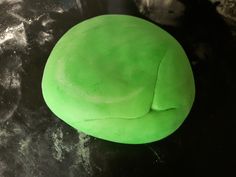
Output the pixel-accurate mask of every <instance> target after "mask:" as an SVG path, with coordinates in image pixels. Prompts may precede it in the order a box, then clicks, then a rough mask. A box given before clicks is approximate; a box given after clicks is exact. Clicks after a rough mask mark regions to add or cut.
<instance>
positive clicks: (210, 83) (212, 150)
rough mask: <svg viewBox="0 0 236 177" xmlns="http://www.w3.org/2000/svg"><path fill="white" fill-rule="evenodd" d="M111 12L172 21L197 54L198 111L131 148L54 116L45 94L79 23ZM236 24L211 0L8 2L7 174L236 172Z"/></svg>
mask: <svg viewBox="0 0 236 177" xmlns="http://www.w3.org/2000/svg"><path fill="white" fill-rule="evenodd" d="M224 7H225V6H224ZM221 12H225V11H221ZM227 12H228V11H227ZM110 13H118V14H130V15H135V16H138V17H141V18H145V19H147V20H150V21H152V22H153V23H156V24H158V25H160V26H162V27H163V28H164V29H166V30H167V31H168V32H170V33H171V34H172V35H173V36H175V37H176V38H177V39H178V41H179V42H180V43H181V44H182V45H183V47H184V49H185V50H186V53H187V54H188V57H189V59H190V62H191V65H192V68H193V72H194V76H195V81H196V89H197V95H196V100H195V103H194V106H193V109H192V111H191V113H190V115H189V116H188V118H187V119H186V121H185V122H184V124H183V125H182V126H181V127H180V129H178V131H176V132H175V133H174V134H172V135H171V136H169V137H167V138H165V139H163V140H161V141H158V142H155V143H151V144H145V145H123V144H117V143H112V142H107V141H103V140H99V139H96V138H93V137H90V136H87V135H85V134H83V133H80V132H77V131H76V130H74V129H73V128H71V127H70V126H68V125H67V124H65V123H64V122H62V121H61V120H60V119H58V118H57V117H56V116H55V115H53V114H52V112H51V111H50V110H49V109H48V107H47V106H46V104H45V102H44V100H43V98H42V93H41V79H42V73H43V69H44V66H45V63H46V61H47V58H48V56H49V54H50V51H51V50H52V47H53V46H54V45H55V43H56V42H57V40H58V39H59V38H60V37H61V36H62V35H63V34H64V33H65V32H66V31H67V30H68V29H69V28H70V27H72V26H73V25H75V24H77V23H79V22H81V21H83V20H85V19H88V18H90V17H94V16H97V15H101V14H110ZM224 18H227V17H224ZM230 24H233V23H230ZM234 29H236V28H235V26H234V25H230V26H228V25H227V23H225V21H224V20H223V18H222V17H221V16H220V15H219V14H218V13H217V11H216V4H212V3H210V2H208V1H206V0H182V1H177V0H171V1H169V0H168V1H161V0H156V1H153V0H136V1H132V0H0V177H175V176H186V177H189V176H191V177H195V176H196V177H200V176H201V177H203V176H215V175H217V176H219V175H220V176H227V177H229V176H232V175H231V172H232V171H233V165H235V164H236V160H235V158H234V157H233V155H234V151H235V144H236V138H235V137H236V129H235V127H236V119H235V118H236V114H235V106H236V103H235V100H236V94H235V90H236V87H235V85H236V80H235V76H236V74H235V67H236V62H235V59H236V52H235V51H236V50H235V49H236V41H235V38H233V37H232V32H234V33H233V34H235V31H234Z"/></svg>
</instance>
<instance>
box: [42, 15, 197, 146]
mask: <svg viewBox="0 0 236 177" xmlns="http://www.w3.org/2000/svg"><path fill="white" fill-rule="evenodd" d="M42 92H43V96H44V99H45V101H46V103H47V105H48V106H49V108H50V109H51V110H52V111H53V112H54V113H55V114H56V115H57V116H58V117H59V118H61V119H62V120H63V121H65V122H66V123H68V124H69V125H71V126H72V127H74V128H76V129H77V130H80V131H82V132H85V133H87V134H89V135H92V136H94V137H98V138H101V139H105V140H109V141H113V142H119V143H128V144H141V143H149V142H153V141H157V140H160V139H162V138H164V137H166V136H168V135H170V134H171V133H173V132H174V131H175V130H176V129H177V128H178V127H179V126H180V125H181V124H182V123H183V121H184V119H185V118H186V117H187V115H188V113H189V111H190V109H191V106H192V104H193V100H194V95H195V87H194V78H193V74H192V70H191V66H190V64H189V61H188V59H187V56H186V54H185V52H184V50H183V49H182V47H181V46H180V44H179V43H178V42H177V41H176V40H175V39H174V38H173V37H172V36H171V35H170V34H168V33H167V32H165V31H164V30H162V29H161V28H160V27H158V26H156V25H154V24H152V23H150V22H148V21H145V20H143V19H140V18H137V17H133V16H127V15H102V16H98V17H95V18H91V19H89V20H86V21H83V22H82V23H80V24H78V25H76V26H74V27H73V28H71V29H70V30H69V31H68V32H67V33H66V34H65V35H64V36H63V37H62V38H61V39H60V40H59V41H58V43H57V44H56V46H55V47H54V49H53V50H52V52H51V54H50V56H49V59H48V61H47V64H46V66H45V70H44V74H43V80H42Z"/></svg>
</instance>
